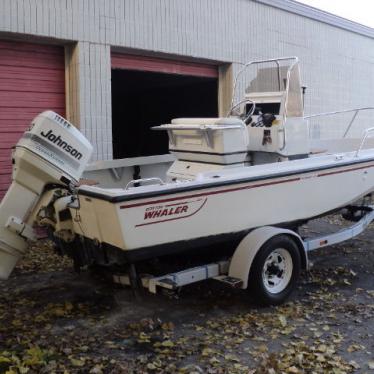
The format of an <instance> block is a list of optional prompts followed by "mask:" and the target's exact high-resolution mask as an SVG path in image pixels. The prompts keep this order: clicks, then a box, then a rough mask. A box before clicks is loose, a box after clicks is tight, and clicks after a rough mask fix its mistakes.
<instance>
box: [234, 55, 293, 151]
mask: <svg viewBox="0 0 374 374" xmlns="http://www.w3.org/2000/svg"><path fill="white" fill-rule="evenodd" d="M284 61H291V63H290V64H289V66H288V69H287V76H286V82H285V90H284V91H285V103H284V108H285V109H284V111H283V124H285V123H286V120H287V108H288V100H289V91H290V78H291V73H292V70H293V68H294V67H295V66H296V65H297V64H298V63H299V59H298V57H296V56H291V57H278V58H271V59H265V60H254V61H249V62H247V63H245V64H243V67H242V68H241V69H240V70H239V71H238V73H237V74H236V77H235V80H234V85H233V90H232V95H231V106H230V110H229V112H228V114H227V116H229V115H230V113H231V112H232V111H233V109H234V108H235V107H237V106H238V104H234V100H235V93H236V88H237V85H238V81H239V78H240V76H241V75H242V74H243V73H244V72H245V71H246V70H247V68H248V67H249V66H252V65H259V64H266V63H274V64H276V66H277V78H278V89H279V91H282V79H281V64H280V63H281V62H284ZM253 106H255V104H254V105H253ZM253 110H254V108H253ZM286 143H287V133H286V128H285V127H284V128H283V146H282V147H281V148H280V150H283V149H284V148H285V147H286Z"/></svg>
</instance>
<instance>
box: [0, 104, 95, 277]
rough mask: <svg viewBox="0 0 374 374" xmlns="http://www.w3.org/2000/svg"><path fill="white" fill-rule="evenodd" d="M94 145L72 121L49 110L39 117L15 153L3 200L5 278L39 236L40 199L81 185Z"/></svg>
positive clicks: (0, 259) (0, 256)
mask: <svg viewBox="0 0 374 374" xmlns="http://www.w3.org/2000/svg"><path fill="white" fill-rule="evenodd" d="M91 154H92V145H91V144H90V143H89V141H88V140H87V139H86V138H85V137H84V136H83V135H82V134H81V133H80V132H79V131H78V130H77V129H76V128H75V127H74V126H73V125H72V124H71V123H69V122H68V121H66V120H65V119H64V118H62V117H61V116H59V115H58V114H56V113H54V112H52V111H47V112H44V113H42V114H40V115H38V116H37V117H36V118H35V119H34V120H33V121H32V123H31V125H30V128H29V129H28V130H27V131H26V132H25V133H24V135H23V136H22V138H21V139H20V140H19V142H18V143H17V145H16V147H15V150H14V152H13V155H12V162H13V174H12V184H11V186H10V187H9V190H8V192H7V193H6V195H5V196H4V198H3V200H2V201H1V203H0V279H7V278H8V277H9V275H10V273H11V272H12V270H13V268H14V266H15V265H16V263H17V261H18V260H19V259H20V258H21V256H22V255H23V254H24V252H25V251H26V249H27V246H28V243H27V241H28V240H33V239H34V231H33V224H34V223H35V218H36V213H37V212H35V210H36V209H37V206H38V202H39V200H40V198H41V197H42V196H43V194H44V193H46V191H48V190H49V189H51V188H55V187H56V186H58V187H60V188H64V189H66V190H67V191H69V190H70V189H71V187H72V186H74V185H76V184H77V183H78V181H79V179H80V178H81V175H82V173H83V171H84V169H85V167H86V165H87V162H88V161H89V159H90V157H91Z"/></svg>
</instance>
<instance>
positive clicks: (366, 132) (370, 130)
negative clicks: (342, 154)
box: [355, 127, 374, 157]
mask: <svg viewBox="0 0 374 374" xmlns="http://www.w3.org/2000/svg"><path fill="white" fill-rule="evenodd" d="M373 131H374V127H370V128H368V129H366V130H365V133H364V136H363V137H362V140H361V143H360V146H359V147H358V149H357V151H356V153H355V157H358V154H359V153H360V151H361V148H362V146H363V145H364V143H365V141H366V139H367V138H368V136H369V134H370V133H371V132H373Z"/></svg>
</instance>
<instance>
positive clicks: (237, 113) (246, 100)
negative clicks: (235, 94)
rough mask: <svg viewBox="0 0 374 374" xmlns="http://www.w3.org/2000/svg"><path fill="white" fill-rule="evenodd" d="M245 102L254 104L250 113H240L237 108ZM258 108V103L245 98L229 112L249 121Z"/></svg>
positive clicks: (230, 114) (245, 121) (244, 120)
mask: <svg viewBox="0 0 374 374" xmlns="http://www.w3.org/2000/svg"><path fill="white" fill-rule="evenodd" d="M244 103H248V104H252V108H251V110H250V111H249V113H248V114H245V113H239V112H238V111H237V109H238V108H239V107H240V106H241V105H242V104H244ZM255 109H256V103H255V102H254V101H252V100H250V99H244V100H241V101H239V102H238V103H236V104H235V105H233V106H232V107H231V109H230V111H229V113H228V115H229V116H235V115H236V116H238V117H240V119H241V120H242V121H243V122H244V123H247V120H248V119H249V118H250V117H251V116H252V115H253V113H254V112H255Z"/></svg>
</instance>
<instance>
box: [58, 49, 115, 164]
mask: <svg viewBox="0 0 374 374" xmlns="http://www.w3.org/2000/svg"><path fill="white" fill-rule="evenodd" d="M65 71H66V79H65V82H66V117H67V119H68V120H69V121H71V122H72V123H73V124H74V125H76V126H77V127H78V128H79V129H80V131H82V133H83V134H84V135H85V136H86V137H87V138H88V140H89V141H90V142H91V143H92V145H93V146H94V153H93V156H92V160H93V161H94V160H110V159H112V158H113V151H112V150H113V146H112V103H111V63H110V46H109V45H103V44H95V43H89V42H78V43H74V44H70V45H67V46H66V47H65Z"/></svg>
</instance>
